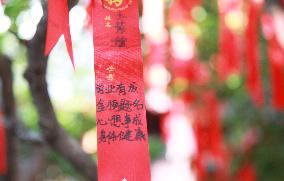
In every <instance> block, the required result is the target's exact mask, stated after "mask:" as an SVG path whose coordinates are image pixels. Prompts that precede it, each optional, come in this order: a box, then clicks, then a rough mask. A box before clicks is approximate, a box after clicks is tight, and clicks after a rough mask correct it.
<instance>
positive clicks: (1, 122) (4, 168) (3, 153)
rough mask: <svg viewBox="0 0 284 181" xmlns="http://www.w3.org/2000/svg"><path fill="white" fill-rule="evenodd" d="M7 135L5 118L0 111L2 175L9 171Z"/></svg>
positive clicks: (0, 164) (0, 169) (0, 171)
mask: <svg viewBox="0 0 284 181" xmlns="http://www.w3.org/2000/svg"><path fill="white" fill-rule="evenodd" d="M6 159H7V157H6V135H5V126H4V120H3V114H2V112H0V175H5V174H6V172H7V162H6Z"/></svg>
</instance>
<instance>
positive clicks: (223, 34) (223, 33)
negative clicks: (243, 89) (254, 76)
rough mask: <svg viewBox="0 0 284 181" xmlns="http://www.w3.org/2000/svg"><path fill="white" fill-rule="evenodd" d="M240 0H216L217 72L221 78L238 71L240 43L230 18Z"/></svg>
mask: <svg viewBox="0 0 284 181" xmlns="http://www.w3.org/2000/svg"><path fill="white" fill-rule="evenodd" d="M240 3H241V1H240V0H237V1H236V0H218V8H219V17H220V18H219V22H220V23H219V47H220V52H219V56H218V62H217V73H218V76H219V78H220V79H221V80H226V79H227V78H229V76H230V75H231V74H239V73H240V67H241V66H240V65H241V64H240V53H241V52H240V45H239V35H238V34H237V32H236V31H237V28H235V27H233V26H232V25H231V24H233V23H234V22H233V20H232V19H230V18H231V17H232V16H234V13H236V12H238V11H240Z"/></svg>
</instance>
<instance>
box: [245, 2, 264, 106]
mask: <svg viewBox="0 0 284 181" xmlns="http://www.w3.org/2000/svg"><path fill="white" fill-rule="evenodd" d="M262 5H263V4H262V3H261V1H260V2H255V1H253V0H250V1H249V7H248V8H249V10H248V25H247V29H246V74H247V75H246V76H247V78H246V84H247V88H248V91H249V94H250V96H251V97H252V100H253V102H254V103H255V104H256V105H258V106H261V105H263V102H264V96H263V89H262V80H261V69H260V65H261V60H260V51H259V42H258V39H259V36H258V35H259V32H258V29H259V23H260V13H261V10H262Z"/></svg>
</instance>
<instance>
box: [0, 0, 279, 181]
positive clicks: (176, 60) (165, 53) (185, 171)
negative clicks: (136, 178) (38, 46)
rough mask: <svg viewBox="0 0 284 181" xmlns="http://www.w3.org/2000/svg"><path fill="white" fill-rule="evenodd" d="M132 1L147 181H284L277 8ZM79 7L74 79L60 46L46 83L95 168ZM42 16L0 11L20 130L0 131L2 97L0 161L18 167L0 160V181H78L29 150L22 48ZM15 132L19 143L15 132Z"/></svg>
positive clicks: (42, 8) (88, 38)
mask: <svg viewBox="0 0 284 181" xmlns="http://www.w3.org/2000/svg"><path fill="white" fill-rule="evenodd" d="M139 2H140V15H141V19H140V20H141V21H140V22H141V27H140V29H141V38H142V50H143V57H144V70H145V71H144V80H145V96H146V105H147V119H148V120H147V122H148V130H149V145H150V153H151V168H152V180H153V181H173V180H174V181H191V180H192V181H193V180H197V181H203V180H214V181H223V180H239V181H254V180H260V181H268V180H269V181H281V180H283V179H284V143H283V140H284V114H283V110H284V105H283V103H281V100H282V95H284V88H283V83H284V79H283V78H281V76H283V75H284V56H283V55H284V51H283V48H284V46H283V45H284V43H283V42H284V38H283V28H284V3H283V2H282V1H281V0H265V1H264V0H218V1H217V0H143V1H139ZM70 3H71V4H72V3H74V2H73V1H72V2H71V1H70ZM76 3H77V2H76ZM89 4H90V2H89V0H80V1H79V2H78V4H76V5H75V6H74V7H73V8H72V9H71V10H70V27H71V34H72V40H73V48H74V55H75V62H76V63H75V64H76V71H74V70H73V68H72V64H71V63H70V61H69V57H68V53H67V50H66V47H65V43H64V39H63V37H62V38H61V39H60V41H59V42H58V43H57V45H56V47H55V48H54V50H53V51H52V53H51V54H50V56H49V58H48V67H47V72H46V79H47V83H48V91H49V95H50V98H51V100H52V104H53V107H54V109H55V111H56V117H57V120H58V121H59V123H60V126H61V127H62V128H63V129H64V130H65V132H66V133H67V134H68V135H70V136H71V137H72V138H74V139H75V140H77V142H78V143H79V144H80V147H81V148H82V149H83V150H84V152H86V153H88V154H90V155H91V156H92V159H93V160H94V162H95V161H96V153H97V143H96V139H97V136H96V115H95V112H96V111H95V110H96V103H95V90H94V82H95V77H94V70H93V52H94V51H93V42H92V28H91V27H90V13H89V10H88V9H89V8H88V7H89ZM45 12H46V1H44V0H42V1H40V0H6V1H5V0H4V1H3V2H2V5H0V61H4V60H5V61H6V60H8V62H10V63H11V67H12V75H13V93H14V96H15V104H16V111H15V112H16V113H15V114H16V115H17V117H18V118H19V120H20V121H21V126H16V125H15V124H11V123H10V122H9V120H10V117H9V115H8V114H7V112H5V106H3V105H4V104H5V103H3V102H4V101H5V97H2V96H1V99H0V100H1V104H2V106H1V107H2V108H1V109H2V110H0V111H1V112H2V113H3V114H2V113H1V117H2V118H3V119H1V126H0V127H2V128H3V127H5V128H6V137H7V140H8V141H7V140H6V143H5V142H3V139H0V140H2V142H0V147H2V149H3V148H4V149H5V147H6V148H10V146H9V144H14V146H15V145H16V146H15V147H16V152H9V151H7V154H6V156H7V158H9V157H16V162H13V163H11V162H10V161H11V160H13V159H7V166H8V171H7V170H6V172H3V173H1V172H0V173H1V174H0V175H2V177H1V176H0V180H1V179H3V180H9V176H7V175H9V173H10V174H11V173H13V174H12V175H14V176H15V175H21V177H20V179H18V180H25V179H26V180H29V179H31V178H32V179H33V180H59V181H61V180H62V181H63V180H68V181H69V180H88V179H86V177H85V176H84V175H82V174H81V173H80V171H78V169H76V167H74V165H72V164H70V162H68V161H66V159H64V156H62V154H59V153H58V152H57V151H54V149H53V147H52V146H51V147H48V146H46V145H48V144H46V143H45V142H44V143H38V142H40V141H39V140H40V138H41V135H42V132H43V130H42V129H41V128H40V126H39V119H40V116H39V114H38V111H37V109H36V105H35V104H34V103H33V101H32V97H33V95H32V93H31V91H30V87H29V85H28V83H27V81H26V79H25V78H24V76H23V74H24V72H25V70H26V68H27V67H28V66H29V65H28V61H29V56H27V55H28V53H29V51H30V50H29V41H31V40H32V39H33V38H34V36H35V33H36V31H37V29H38V24H39V22H40V20H41V18H42V17H43V15H44V13H45ZM271 37H273V38H271ZM42 44H43V45H44V42H42ZM275 49H277V51H278V54H277V53H276V54H277V55H274V54H273V50H275ZM271 52H272V53H271ZM282 54H283V55H282ZM39 61H40V60H39ZM274 61H276V62H277V63H275V62H274ZM0 66H2V67H0V71H2V72H5V70H6V69H5V68H4V66H3V64H2V63H1V64H0ZM273 67H274V68H273ZM275 67H276V68H275ZM1 68H2V69H1ZM3 69H5V70H3ZM277 71H278V72H277ZM2 74H3V73H2ZM1 77H2V79H1V84H0V85H4V81H5V79H4V77H5V76H3V75H2V76H1ZM0 87H2V88H3V86H0ZM1 90H2V89H1ZM282 91H283V92H282ZM2 92H3V91H2ZM3 95H5V94H3ZM6 104H7V103H6ZM7 117H8V118H7ZM4 118H5V119H4ZM4 120H5V121H4ZM11 127H12V128H11ZM13 127H14V128H13ZM15 127H17V128H15ZM18 127H24V130H25V131H24V132H25V133H22V132H21V131H20V133H18V132H19V131H17V130H18ZM11 129H12V130H14V131H13V132H14V133H11V131H10V130H11ZM15 130H16V131H15ZM0 132H1V131H0ZM2 133H3V129H2V132H1V134H2ZM26 133H27V135H26ZM1 134H0V138H1ZM13 135H14V136H13ZM11 137H14V138H13V139H11ZM14 139H16V141H15V140H14ZM66 152H68V150H66ZM0 153H1V152H0ZM12 153H13V154H12ZM35 155H38V158H34V157H35ZM2 158H3V157H2ZM15 163H16V165H17V168H15ZM9 165H10V166H9ZM11 165H14V166H11ZM9 169H14V171H13V172H9ZM27 170H32V171H33V172H31V173H30V172H28V171H27ZM27 174H30V175H27ZM5 175H6V176H5ZM10 177H13V176H11V175H10Z"/></svg>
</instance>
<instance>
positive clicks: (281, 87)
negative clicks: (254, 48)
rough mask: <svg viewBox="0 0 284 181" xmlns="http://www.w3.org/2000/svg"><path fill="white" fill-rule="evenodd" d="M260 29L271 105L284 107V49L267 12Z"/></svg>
mask: <svg viewBox="0 0 284 181" xmlns="http://www.w3.org/2000/svg"><path fill="white" fill-rule="evenodd" d="M262 20H263V21H262V25H263V26H262V29H263V32H264V36H265V38H266V39H267V52H268V59H269V63H270V74H271V75H270V78H271V86H272V105H273V106H274V107H275V108H276V109H282V110H283V109H284V94H283V92H284V50H283V47H281V45H280V42H279V40H278V38H277V36H276V30H275V23H274V20H273V17H272V16H271V15H269V14H265V15H263V18H262Z"/></svg>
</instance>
